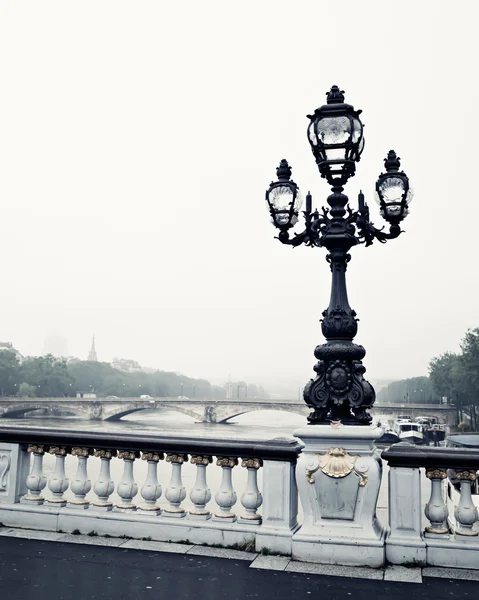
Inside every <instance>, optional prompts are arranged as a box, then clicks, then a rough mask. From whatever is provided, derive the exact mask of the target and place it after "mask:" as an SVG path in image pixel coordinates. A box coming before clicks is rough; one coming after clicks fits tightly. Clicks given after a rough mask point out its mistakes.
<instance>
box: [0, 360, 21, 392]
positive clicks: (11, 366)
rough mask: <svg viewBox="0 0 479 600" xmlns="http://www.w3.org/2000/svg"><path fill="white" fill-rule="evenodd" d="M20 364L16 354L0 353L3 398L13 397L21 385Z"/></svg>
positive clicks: (0, 387) (0, 384) (0, 383)
mask: <svg viewBox="0 0 479 600" xmlns="http://www.w3.org/2000/svg"><path fill="white" fill-rule="evenodd" d="M19 367H20V363H19V361H18V358H17V357H16V355H15V353H14V352H10V351H9V350H1V351H0V392H1V395H2V396H13V395H14V394H15V393H16V389H17V388H16V386H15V385H18V383H19V373H18V371H19Z"/></svg>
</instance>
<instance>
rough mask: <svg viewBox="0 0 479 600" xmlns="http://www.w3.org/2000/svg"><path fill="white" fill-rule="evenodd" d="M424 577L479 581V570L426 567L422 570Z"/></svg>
mask: <svg viewBox="0 0 479 600" xmlns="http://www.w3.org/2000/svg"><path fill="white" fill-rule="evenodd" d="M422 576H423V577H440V578H442V579H466V580H469V581H479V570H472V569H450V568H442V567H426V568H424V569H423V570H422Z"/></svg>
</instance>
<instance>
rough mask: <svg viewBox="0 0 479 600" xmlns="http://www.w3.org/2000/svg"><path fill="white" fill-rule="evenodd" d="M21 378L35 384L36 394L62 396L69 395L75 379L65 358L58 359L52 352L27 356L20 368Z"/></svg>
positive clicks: (32, 384)
mask: <svg viewBox="0 0 479 600" xmlns="http://www.w3.org/2000/svg"><path fill="white" fill-rule="evenodd" d="M20 373H21V380H23V381H24V382H25V383H27V384H29V385H31V386H34V387H35V390H36V394H35V395H36V396H40V397H44V398H45V397H49V396H51V397H61V396H69V395H70V394H71V390H72V388H73V383H74V379H73V377H72V376H71V375H70V373H69V371H68V365H67V363H66V361H65V360H63V359H57V358H55V357H54V356H52V355H51V354H47V355H45V356H38V357H32V356H29V357H27V358H26V359H25V360H24V361H23V363H22V365H21V369H20Z"/></svg>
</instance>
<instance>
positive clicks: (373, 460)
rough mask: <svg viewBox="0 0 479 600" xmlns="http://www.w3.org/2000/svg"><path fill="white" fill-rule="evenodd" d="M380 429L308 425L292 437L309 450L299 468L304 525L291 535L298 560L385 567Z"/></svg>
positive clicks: (302, 458) (293, 550)
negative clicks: (377, 441)
mask: <svg viewBox="0 0 479 600" xmlns="http://www.w3.org/2000/svg"><path fill="white" fill-rule="evenodd" d="M382 433H383V431H382V429H380V428H376V427H373V426H354V425H341V424H339V425H336V424H335V425H334V426H333V425H309V426H307V427H304V428H301V429H298V430H296V431H295V432H294V435H295V436H296V437H298V438H299V439H300V440H301V441H302V442H303V443H304V444H305V447H304V449H303V451H302V454H301V456H300V457H299V460H298V463H297V465H296V482H297V486H298V492H299V498H300V501H301V504H302V506H303V513H304V517H303V525H302V527H301V529H300V530H299V531H298V532H296V533H295V534H294V535H293V540H292V556H293V559H295V560H303V561H309V562H317V563H323V564H336V565H360V566H370V567H381V566H383V565H384V539H385V534H386V530H385V528H384V527H383V526H382V525H381V524H380V522H379V521H378V519H377V518H376V504H377V500H378V494H379V487H380V484H381V476H382V463H381V460H380V455H379V451H378V450H377V449H375V448H374V445H373V442H374V440H375V439H377V438H378V437H380V436H381V435H382Z"/></svg>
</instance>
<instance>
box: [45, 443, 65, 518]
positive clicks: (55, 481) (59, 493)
mask: <svg viewBox="0 0 479 600" xmlns="http://www.w3.org/2000/svg"><path fill="white" fill-rule="evenodd" d="M48 452H49V453H50V454H54V455H55V472H54V473H53V477H51V478H50V481H49V482H48V488H49V490H50V491H51V492H52V494H53V496H52V497H51V498H48V499H47V502H51V503H53V504H59V505H60V506H66V504H67V499H66V498H64V497H63V494H64V493H65V492H66V491H67V489H68V486H69V484H70V482H69V481H68V477H67V476H66V475H65V458H66V455H67V453H68V450H67V449H66V448H65V447H61V446H50V448H49V450H48Z"/></svg>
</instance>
